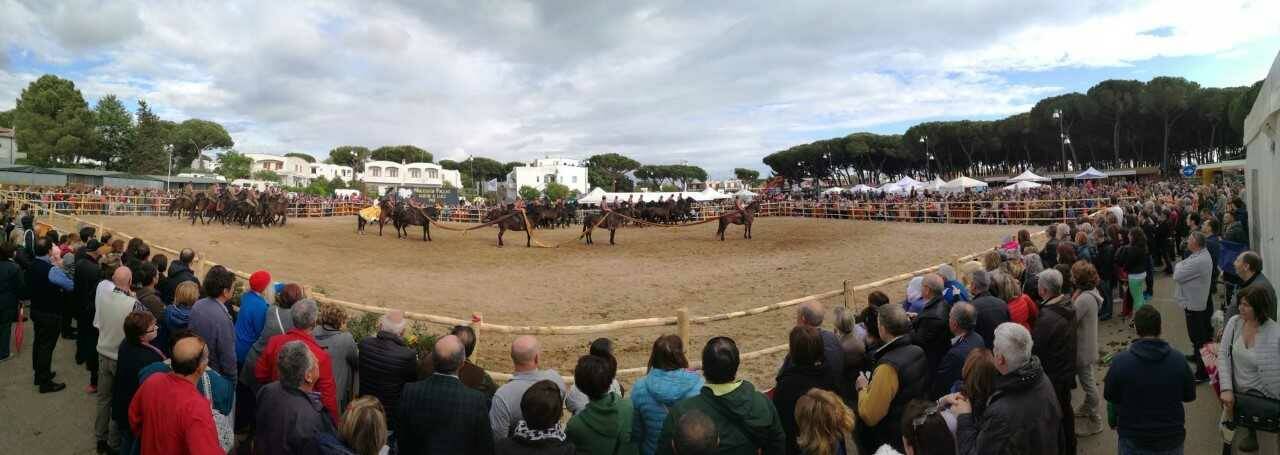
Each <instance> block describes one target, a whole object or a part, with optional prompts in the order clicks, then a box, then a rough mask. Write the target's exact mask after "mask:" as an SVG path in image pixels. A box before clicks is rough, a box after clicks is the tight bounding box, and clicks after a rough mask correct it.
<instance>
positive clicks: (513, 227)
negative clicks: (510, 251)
mask: <svg viewBox="0 0 1280 455" xmlns="http://www.w3.org/2000/svg"><path fill="white" fill-rule="evenodd" d="M508 215H511V216H508ZM526 216H528V217H529V224H528V225H527V226H526V225H525V217H526ZM504 217H505V218H504ZM499 220H500V221H499ZM481 221H484V222H485V223H490V222H494V221H497V223H496V224H497V225H498V246H505V244H504V243H503V242H502V235H503V234H506V233H507V231H524V237H525V238H524V246H525V248H529V247H531V246H533V234H531V233H530V232H529V229H528V228H530V227H533V226H534V225H536V224H537V222H536V220H534V218H533V217H532V216H529V214H525V215H521V214H520V213H519V211H517V210H516V209H514V208H508V209H503V208H500V207H495V208H493V209H491V210H489V213H486V214H485V215H484V219H483V220H481Z"/></svg>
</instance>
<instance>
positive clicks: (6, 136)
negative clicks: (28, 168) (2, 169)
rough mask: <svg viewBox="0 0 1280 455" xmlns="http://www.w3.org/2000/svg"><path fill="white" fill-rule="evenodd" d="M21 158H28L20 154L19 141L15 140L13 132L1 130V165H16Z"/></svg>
mask: <svg viewBox="0 0 1280 455" xmlns="http://www.w3.org/2000/svg"><path fill="white" fill-rule="evenodd" d="M19 158H26V155H25V154H21V153H18V141H17V140H16V139H14V133H13V130H11V129H8V128H0V164H16V163H17V162H18V159H19Z"/></svg>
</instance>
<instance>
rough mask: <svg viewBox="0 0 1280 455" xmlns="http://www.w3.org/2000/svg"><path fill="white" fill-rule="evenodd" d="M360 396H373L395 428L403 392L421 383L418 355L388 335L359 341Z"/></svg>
mask: <svg viewBox="0 0 1280 455" xmlns="http://www.w3.org/2000/svg"><path fill="white" fill-rule="evenodd" d="M358 371H360V395H373V396H374V397H376V398H377V399H378V401H380V402H382V409H385V410H386V411H387V424H388V428H395V427H394V426H391V425H394V423H395V421H396V419H395V415H396V412H397V411H398V410H399V407H398V406H397V405H398V404H399V402H400V391H401V390H402V389H404V385H405V384H407V383H410V382H413V381H416V380H417V379H418V354H417V353H416V352H414V350H413V349H411V348H409V347H408V346H405V344H404V339H403V338H400V337H399V336H397V335H393V334H391V333H389V332H378V334H377V335H376V336H371V337H365V339H363V340H360V367H359V370H358Z"/></svg>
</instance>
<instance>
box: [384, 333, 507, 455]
mask: <svg viewBox="0 0 1280 455" xmlns="http://www.w3.org/2000/svg"><path fill="white" fill-rule="evenodd" d="M431 358H432V362H431V363H432V365H433V366H434V367H435V372H434V373H433V374H432V375H431V376H429V377H427V378H425V379H423V380H421V381H418V382H414V383H411V384H408V385H406V386H405V387H404V395H403V396H402V397H401V400H400V405H399V406H400V409H399V411H398V412H397V415H398V417H397V418H396V427H395V434H396V440H397V441H398V444H399V447H400V453H405V454H416V453H438V454H452V453H456V454H480V455H484V454H491V453H493V444H494V438H493V436H492V435H491V434H490V430H489V421H488V408H487V404H488V399H487V398H485V396H484V394H483V393H480V392H479V391H476V390H472V389H469V388H467V386H465V385H463V384H462V381H461V380H459V379H458V369H459V368H462V362H463V361H464V360H465V359H466V348H465V347H463V345H462V342H461V341H459V340H458V337H456V336H453V335H446V336H444V337H442V338H440V340H439V341H436V344H435V347H434V349H432V351H431ZM525 388H526V389H528V387H525ZM523 395H524V393H523V391H522V392H521V396H522V397H523Z"/></svg>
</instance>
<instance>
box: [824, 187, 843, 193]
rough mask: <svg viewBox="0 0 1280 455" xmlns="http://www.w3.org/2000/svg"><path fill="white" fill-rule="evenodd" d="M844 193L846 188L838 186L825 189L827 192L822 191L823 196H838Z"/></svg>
mask: <svg viewBox="0 0 1280 455" xmlns="http://www.w3.org/2000/svg"><path fill="white" fill-rule="evenodd" d="M843 191H844V188H840V187H838V186H833V187H831V188H827V189H825V190H822V194H838V193H841V192H843Z"/></svg>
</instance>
